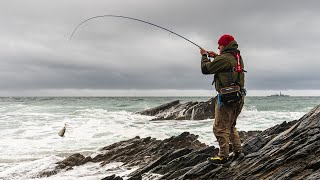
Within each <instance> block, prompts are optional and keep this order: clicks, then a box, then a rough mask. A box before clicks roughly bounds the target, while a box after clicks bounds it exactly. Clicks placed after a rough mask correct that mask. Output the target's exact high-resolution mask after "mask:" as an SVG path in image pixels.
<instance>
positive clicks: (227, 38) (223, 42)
mask: <svg viewBox="0 0 320 180" xmlns="http://www.w3.org/2000/svg"><path fill="white" fill-rule="evenodd" d="M233 40H234V38H233V36H231V35H229V34H225V35H223V36H221V37H220V39H219V41H218V44H219V45H222V46H227V45H228V44H229V43H230V42H231V41H233Z"/></svg>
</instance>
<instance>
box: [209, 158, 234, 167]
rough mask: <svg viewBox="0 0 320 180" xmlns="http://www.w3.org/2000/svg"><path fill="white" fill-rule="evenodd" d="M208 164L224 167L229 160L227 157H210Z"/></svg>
mask: <svg viewBox="0 0 320 180" xmlns="http://www.w3.org/2000/svg"><path fill="white" fill-rule="evenodd" d="M208 162H209V163H211V164H215V165H222V164H225V163H227V162H229V159H228V158H225V157H219V156H216V157H209V158H208Z"/></svg>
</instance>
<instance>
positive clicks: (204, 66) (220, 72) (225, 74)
mask: <svg viewBox="0 0 320 180" xmlns="http://www.w3.org/2000/svg"><path fill="white" fill-rule="evenodd" d="M232 52H240V51H239V50H238V43H237V42H236V41H232V42H231V43H229V44H228V45H227V46H226V47H225V48H224V50H223V51H222V53H221V54H220V55H217V56H216V57H215V58H214V60H213V61H212V62H211V61H210V60H209V59H208V58H207V56H205V55H204V56H202V59H201V70H202V73H203V74H214V82H215V88H216V90H217V91H220V89H221V88H223V87H228V86H230V85H231V84H232V83H234V82H236V83H238V84H239V85H240V87H241V88H242V89H244V73H237V72H230V71H231V70H232V68H233V67H236V65H237V58H236V57H235V56H234V55H233V54H232ZM240 63H241V65H242V68H244V64H243V60H242V57H241V59H240ZM237 76H240V77H239V78H238V77H237Z"/></svg>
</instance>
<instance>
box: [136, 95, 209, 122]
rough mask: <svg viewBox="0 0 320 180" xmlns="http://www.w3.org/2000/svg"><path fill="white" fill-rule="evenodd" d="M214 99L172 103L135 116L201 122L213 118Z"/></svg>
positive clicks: (140, 112)
mask: <svg viewBox="0 0 320 180" xmlns="http://www.w3.org/2000/svg"><path fill="white" fill-rule="evenodd" d="M214 106H215V98H211V99H209V100H208V101H205V102H192V101H191V102H186V103H180V101H179V100H177V101H172V102H169V103H167V104H163V105H160V106H157V107H154V108H151V109H147V110H144V111H139V112H136V113H137V114H141V115H147V116H155V117H156V118H154V119H152V120H203V119H213V118H214Z"/></svg>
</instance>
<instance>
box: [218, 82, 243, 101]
mask: <svg viewBox="0 0 320 180" xmlns="http://www.w3.org/2000/svg"><path fill="white" fill-rule="evenodd" d="M219 95H220V98H221V101H222V102H223V103H224V104H226V105H230V104H235V103H238V102H240V100H241V98H242V95H241V90H240V87H239V86H237V85H235V86H229V87H225V88H221V90H220V92H219Z"/></svg>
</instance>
